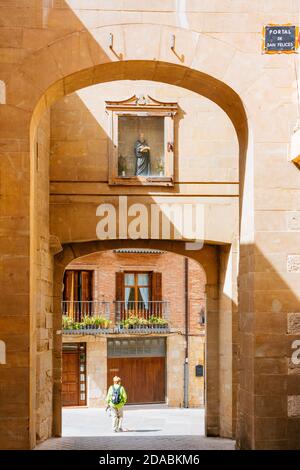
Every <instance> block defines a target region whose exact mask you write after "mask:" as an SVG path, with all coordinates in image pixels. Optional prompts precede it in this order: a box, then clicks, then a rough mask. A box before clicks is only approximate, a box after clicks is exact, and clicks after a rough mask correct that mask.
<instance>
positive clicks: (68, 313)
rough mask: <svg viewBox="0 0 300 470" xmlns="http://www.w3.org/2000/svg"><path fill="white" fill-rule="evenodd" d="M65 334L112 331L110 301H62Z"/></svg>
mask: <svg viewBox="0 0 300 470" xmlns="http://www.w3.org/2000/svg"><path fill="white" fill-rule="evenodd" d="M61 311H62V323H63V326H62V328H63V332H64V334H83V333H84V334H93V333H96V332H98V333H100V332H101V333H102V332H103V333H108V332H111V320H110V303H109V302H104V301H97V300H92V301H90V300H89V301H65V300H64V301H62V303H61Z"/></svg>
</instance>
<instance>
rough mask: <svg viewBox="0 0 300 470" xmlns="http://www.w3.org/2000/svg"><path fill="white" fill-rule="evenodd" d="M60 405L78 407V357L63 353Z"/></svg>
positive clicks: (75, 354)
mask: <svg viewBox="0 0 300 470" xmlns="http://www.w3.org/2000/svg"><path fill="white" fill-rule="evenodd" d="M62 377H63V383H62V405H63V406H78V405H79V355H78V352H63V374H62Z"/></svg>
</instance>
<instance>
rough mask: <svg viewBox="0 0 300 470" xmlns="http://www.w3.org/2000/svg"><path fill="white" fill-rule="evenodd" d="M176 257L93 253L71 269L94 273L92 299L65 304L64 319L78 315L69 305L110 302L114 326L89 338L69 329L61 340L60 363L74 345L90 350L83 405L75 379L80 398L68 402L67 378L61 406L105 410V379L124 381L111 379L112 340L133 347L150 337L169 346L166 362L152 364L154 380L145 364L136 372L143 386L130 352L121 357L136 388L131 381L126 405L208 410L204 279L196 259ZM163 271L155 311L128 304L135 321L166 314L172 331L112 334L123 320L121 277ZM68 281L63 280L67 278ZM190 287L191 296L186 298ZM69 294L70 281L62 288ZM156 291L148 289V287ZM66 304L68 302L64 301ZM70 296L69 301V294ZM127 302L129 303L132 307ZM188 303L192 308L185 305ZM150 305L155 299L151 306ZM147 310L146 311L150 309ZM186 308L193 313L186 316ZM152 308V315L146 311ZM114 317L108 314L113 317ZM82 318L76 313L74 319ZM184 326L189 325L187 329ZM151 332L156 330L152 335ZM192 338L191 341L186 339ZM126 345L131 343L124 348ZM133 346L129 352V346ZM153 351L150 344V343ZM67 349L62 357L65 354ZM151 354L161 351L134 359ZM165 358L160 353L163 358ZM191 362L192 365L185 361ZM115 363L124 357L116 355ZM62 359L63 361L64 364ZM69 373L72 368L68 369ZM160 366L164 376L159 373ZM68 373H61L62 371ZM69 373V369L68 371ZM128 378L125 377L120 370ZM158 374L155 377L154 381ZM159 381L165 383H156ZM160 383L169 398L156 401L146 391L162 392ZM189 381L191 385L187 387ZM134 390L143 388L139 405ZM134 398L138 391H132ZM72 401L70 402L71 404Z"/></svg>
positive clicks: (75, 396) (93, 332)
mask: <svg viewBox="0 0 300 470" xmlns="http://www.w3.org/2000/svg"><path fill="white" fill-rule="evenodd" d="M186 260H187V259H186V258H184V257H182V256H178V255H176V254H174V253H168V252H162V251H159V250H135V249H131V250H115V251H108V252H103V253H95V254H91V255H88V256H85V257H82V258H79V259H77V260H75V261H73V262H72V263H71V264H70V265H69V266H68V267H67V273H70V272H73V271H76V272H82V271H83V272H85V273H90V274H91V284H92V285H91V296H90V299H92V300H91V301H82V302H80V301H77V302H76V301H74V302H72V301H70V300H69V301H68V302H65V303H66V304H68V305H67V307H68V312H67V311H66V309H65V312H64V313H69V316H72V314H73V316H74V315H75V316H76V313H75V312H71V307H72V306H74V308H75V309H76V305H77V306H78V309H79V308H80V305H81V306H82V308H84V307H85V306H86V305H87V304H89V305H92V304H93V303H95V305H96V306H97V305H99V304H98V303H100V304H101V305H102V302H103V303H104V302H105V307H106V310H107V311H106V313H107V317H108V318H109V319H110V321H111V325H110V328H109V329H108V331H107V332H103V330H102V331H101V330H90V331H89V332H88V333H89V334H85V333H84V332H83V331H82V330H80V329H79V330H67V331H66V330H65V331H64V333H65V334H64V335H63V357H64V358H67V360H68V358H69V357H70V356H69V354H68V352H69V351H73V349H72V347H71V344H72V345H75V344H81V345H82V344H84V343H85V345H86V380H85V388H86V390H85V395H86V397H85V399H84V400H80V399H79V398H80V386H82V382H80V381H79V380H78V377H76V378H75V379H76V380H75V381H74V382H73V388H72V390H73V392H74V387H77V389H78V391H77V393H73V392H72V393H73V395H72V396H71V397H70V395H69V394H68V387H69V388H70V387H72V385H71V384H70V382H68V377H66V375H64V373H63V384H64V385H63V397H64V398H63V405H69V406H70V405H73V406H78V405H80V404H84V405H88V406H92V407H93V406H94V407H98V406H104V405H105V401H104V399H105V396H106V391H107V388H108V386H109V383H107V382H108V380H109V378H111V376H113V375H115V374H119V375H121V376H122V369H119V370H118V371H117V370H116V369H113V371H114V373H112V374H109V371H108V370H107V368H108V361H109V359H108V354H109V348H108V342H109V341H118V342H120V341H121V342H123V343H122V344H124V340H125V341H127V342H129V341H131V342H132V341H134V340H138V341H142V340H145V339H147V340H148V342H149V339H150V341H152V340H153V339H157V338H160V339H161V340H163V341H164V342H165V350H164V352H163V357H164V359H163V360H164V362H165V363H164V364H163V365H160V362H161V361H159V364H157V365H155V364H154V366H153V367H154V368H155V370H149V371H148V372H149V375H150V372H151V374H152V375H153V377H151V378H149V377H148V378H147V376H146V375H145V374H147V370H146V369H145V364H143V361H140V364H138V365H137V367H138V371H136V372H135V373H136V374H137V375H138V376H141V379H142V380H141V384H140V385H138V384H137V383H136V382H137V378H136V377H135V375H134V372H133V367H134V364H130V363H129V359H128V357H132V356H133V354H132V351H125V353H124V351H123V354H124V356H122V358H126V357H127V362H128V363H129V364H128V368H129V370H128V371H127V369H126V372H128V377H125V383H124V385H125V386H126V378H127V380H130V382H132V383H128V389H129V402H130V403H144V402H145V401H146V402H147V401H148V402H155V401H158V402H166V403H167V404H168V405H169V406H177V407H183V406H188V407H197V406H203V405H204V351H205V326H204V322H205V305H206V302H205V284H206V279H205V273H204V271H203V269H202V268H201V266H200V265H199V264H198V263H197V262H196V261H194V260H188V261H186ZM120 272H125V273H149V275H150V274H151V273H153V272H154V273H159V274H160V275H161V283H162V288H161V300H160V301H159V302H157V303H156V302H155V301H152V302H153V305H152V307H151V305H150V306H147V305H146V304H144V302H139V305H138V307H139V310H138V311H137V310H136V309H134V307H133V306H131V307H132V308H131V312H130V315H131V317H136V315H137V314H139V316H140V317H144V318H146V317H147V316H149V315H151V314H153V316H154V314H156V315H158V314H159V315H161V316H162V318H165V319H166V320H167V321H168V329H165V328H162V329H161V332H160V330H159V328H156V329H155V330H153V329H151V328H147V326H146V327H144V328H142V329H130V330H128V329H126V328H123V329H122V330H120V331H118V333H117V334H116V331H114V330H113V328H112V326H115V327H116V326H118V325H117V322H118V320H117V319H116V318H115V316H116V313H117V312H116V310H117V308H116V299H117V294H116V291H117V290H118V289H119V286H117V285H116V284H117V283H118V282H122V281H119V278H118V277H117V273H120ZM65 279H66V277H65ZM186 286H187V292H186ZM65 289H66V283H65ZM149 289H151V285H149ZM64 298H66V296H64ZM69 298H70V296H69ZM128 302H130V301H128ZM141 303H143V309H141V308H140V307H141ZM161 303H165V305H164V307H165V308H163V309H162V308H161V307H162V304H161ZM186 303H187V306H186ZM150 304H151V301H150ZM145 305H146V308H145ZM186 308H188V312H186ZM149 310H150V313H149ZM103 312H104V309H103V308H102V309H101V312H100V309H98V312H95V311H93V312H87V311H85V312H83V313H84V314H89V315H90V316H92V317H93V316H96V314H97V313H98V314H99V313H100V314H101V313H102V314H103ZM108 312H109V313H108ZM77 316H78V315H77ZM186 325H187V327H186ZM153 331H154V332H153ZM186 335H187V336H186ZM186 339H188V353H187V354H186ZM126 344H127V343H126ZM127 347H128V346H127ZM150 347H151V344H150ZM64 351H65V352H64ZM147 354H148V355H150V357H151V356H154V357H155V354H156V352H155V351H150V352H148V353H146V354H144V353H141V352H139V351H137V352H136V353H135V355H136V357H139V358H141V357H143V355H144V357H147ZM159 354H160V352H159ZM186 356H187V361H186ZM117 357H120V355H118V356H117ZM63 360H64V359H63ZM186 362H187V364H188V376H187V377H186V378H185V379H184V368H185V363H186ZM196 366H202V371H201V375H202V376H199V375H196ZM67 367H68V365H67ZM161 367H163V371H160V370H159V369H160V368H161ZM63 370H64V369H63ZM67 373H69V370H68V372H67ZM75 373H76V374H77V375H78V376H79V374H80V371H79V364H78V370H77V371H76V368H75ZM123 373H125V371H123ZM157 374H158V376H155V375H157ZM159 377H160V379H159ZM147 379H148V380H152V382H151V383H150V384H147ZM159 380H160V381H162V382H163V384H162V387H163V389H164V392H162V394H161V395H160V396H156V395H155V394H152V395H151V391H150V392H149V393H150V394H149V393H148V394H147V390H144V387H148V388H149V387H150V388H151V387H153V388H157V387H158V386H159V383H158V381H159ZM184 382H186V385H185V383H184ZM185 386H186V388H187V396H186V398H185V396H184V389H185ZM132 387H133V388H135V387H140V389H139V395H140V396H139V398H138V402H136V401H135V398H134V396H133V397H132V398H131V397H130V390H132ZM133 393H134V390H133ZM72 397H73V401H72Z"/></svg>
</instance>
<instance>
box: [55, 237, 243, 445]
mask: <svg viewBox="0 0 300 470" xmlns="http://www.w3.org/2000/svg"><path fill="white" fill-rule="evenodd" d="M149 247H151V249H159V250H163V251H168V252H172V253H175V254H177V255H181V256H188V257H189V258H191V259H193V260H195V261H197V263H198V264H199V266H200V268H201V270H202V271H203V273H204V275H205V280H206V281H205V296H206V340H205V349H206V353H205V356H206V365H205V369H206V374H205V397H206V398H205V429H206V434H207V435H208V436H219V435H223V436H224V437H234V435H235V429H234V425H235V420H236V417H235V413H236V407H235V404H234V403H232V402H231V400H229V402H228V397H226V396H224V397H223V396H222V394H221V393H220V389H219V381H220V378H219V374H220V365H219V358H218V354H219V353H218V341H219V333H220V332H219V328H218V322H219V303H220V296H221V295H220V290H221V289H220V288H221V283H220V266H219V263H220V259H221V256H220V252H219V250H218V248H217V247H216V246H212V245H205V246H204V247H203V249H201V250H195V251H190V252H187V251H186V250H185V247H184V243H183V242H182V241H174V240H172V241H171V240H101V241H100V240H98V241H94V242H82V243H69V244H65V245H63V246H62V247H61V248H62V251H60V252H59V253H58V254H57V255H56V256H55V258H54V284H53V299H54V302H53V329H54V331H57V332H61V325H62V322H61V292H62V285H63V275H64V271H65V269H66V267H67V266H68V265H69V264H70V263H71V262H72V261H73V260H75V259H77V258H81V257H84V256H86V255H89V254H92V253H95V252H101V251H109V250H113V249H118V248H149ZM226 340H228V341H230V338H229V337H228V338H226ZM61 351H62V336H61V334H58V335H56V337H55V339H54V363H53V370H54V378H55V379H54V384H53V434H54V435H55V436H61V431H62V397H61V376H62V357H61ZM224 386H225V387H227V388H228V389H231V387H232V384H231V383H226V384H224ZM225 407H226V408H227V412H226V413H224V414H227V416H226V417H224V416H223V419H226V418H227V419H228V417H229V419H230V420H231V425H230V426H229V431H228V430H225V429H224V427H222V425H220V418H221V419H222V416H220V415H222V412H220V410H222V409H224V408H225ZM228 408H229V409H228Z"/></svg>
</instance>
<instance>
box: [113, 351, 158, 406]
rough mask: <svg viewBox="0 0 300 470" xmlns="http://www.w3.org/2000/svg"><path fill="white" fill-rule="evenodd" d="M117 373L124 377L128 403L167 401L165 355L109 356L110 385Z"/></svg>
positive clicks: (123, 382)
mask: <svg viewBox="0 0 300 470" xmlns="http://www.w3.org/2000/svg"><path fill="white" fill-rule="evenodd" d="M115 375H119V376H120V377H121V378H122V385H124V387H125V389H126V392H127V396H128V402H127V403H130V404H137V403H164V402H165V357H126V358H112V357H111V358H108V360H107V386H108V387H109V385H110V384H112V378H113V377H114V376H115Z"/></svg>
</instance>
